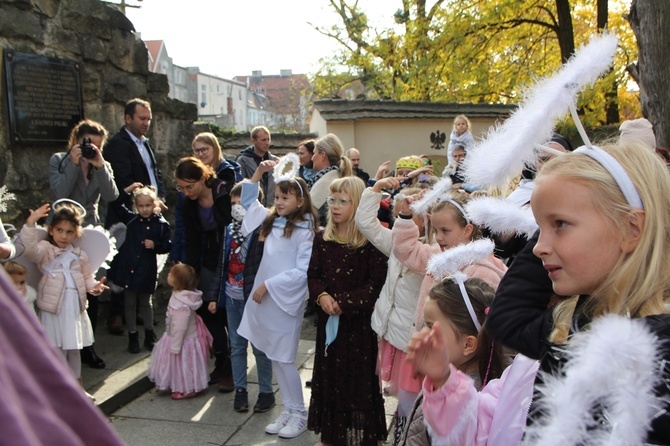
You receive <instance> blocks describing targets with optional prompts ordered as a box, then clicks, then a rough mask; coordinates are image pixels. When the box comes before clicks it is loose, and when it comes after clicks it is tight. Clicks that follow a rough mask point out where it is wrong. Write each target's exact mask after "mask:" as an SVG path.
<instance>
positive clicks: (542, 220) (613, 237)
mask: <svg viewBox="0 0 670 446" xmlns="http://www.w3.org/2000/svg"><path fill="white" fill-rule="evenodd" d="M531 207H532V209H533V215H534V216H535V220H536V221H537V223H538V225H539V227H540V238H539V240H538V242H537V244H536V245H535V248H533V253H534V254H535V255H536V256H537V257H539V258H540V259H542V264H543V265H544V268H545V269H546V270H547V271H548V273H549V278H550V279H551V282H552V283H553V286H554V292H555V293H556V294H558V295H560V296H572V295H577V294H591V293H593V291H594V290H595V289H596V288H597V287H598V286H599V285H600V284H601V283H602V282H603V281H604V280H605V278H606V277H607V276H608V275H609V274H610V273H611V272H612V270H613V269H614V266H615V264H616V263H617V261H618V260H619V258H620V257H621V256H622V255H624V254H625V253H626V252H630V251H632V249H634V246H633V247H630V246H629V245H628V244H627V243H626V240H625V239H624V237H623V236H622V235H621V233H620V232H619V231H617V230H615V229H614V228H612V227H611V225H610V224H608V223H607V221H606V220H605V219H604V218H603V216H602V215H601V213H600V212H599V211H597V210H596V209H595V206H594V203H593V199H592V193H591V191H590V190H589V188H588V187H587V186H585V185H583V184H580V183H577V182H575V181H569V180H566V179H565V178H563V177H560V176H557V175H547V176H540V177H539V178H538V179H537V181H536V182H535V190H534V191H533V195H532V197H531Z"/></svg>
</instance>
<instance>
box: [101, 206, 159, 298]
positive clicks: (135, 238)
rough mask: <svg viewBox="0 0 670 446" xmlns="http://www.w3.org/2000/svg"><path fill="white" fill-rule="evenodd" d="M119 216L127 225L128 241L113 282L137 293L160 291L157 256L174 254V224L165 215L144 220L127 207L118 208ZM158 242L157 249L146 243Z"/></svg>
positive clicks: (113, 267) (115, 267)
mask: <svg viewBox="0 0 670 446" xmlns="http://www.w3.org/2000/svg"><path fill="white" fill-rule="evenodd" d="M115 206H117V208H116V213H117V215H118V216H119V217H120V219H121V221H122V222H123V223H125V224H126V227H127V229H126V240H125V241H124V242H123V245H121V247H120V248H119V252H118V253H117V254H116V256H115V257H114V260H112V265H111V268H110V270H109V280H111V281H113V282H114V283H115V284H116V285H118V286H120V287H123V288H125V289H127V290H129V291H135V292H137V293H153V292H154V291H156V276H157V274H158V266H157V264H156V255H157V254H166V253H168V252H170V246H171V243H170V224H169V223H168V222H167V221H166V220H165V219H164V218H163V216H162V215H160V214H159V215H155V214H154V215H152V216H151V217H149V218H142V217H140V216H139V214H137V213H135V212H132V211H130V210H129V209H128V208H127V207H126V206H125V205H115ZM146 239H149V240H151V241H153V242H154V249H147V248H145V247H144V244H143V241H144V240H146Z"/></svg>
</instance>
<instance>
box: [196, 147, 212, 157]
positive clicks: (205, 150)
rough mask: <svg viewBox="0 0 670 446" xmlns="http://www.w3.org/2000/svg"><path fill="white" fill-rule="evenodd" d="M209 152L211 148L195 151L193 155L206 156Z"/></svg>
mask: <svg viewBox="0 0 670 446" xmlns="http://www.w3.org/2000/svg"><path fill="white" fill-rule="evenodd" d="M207 152H209V147H205V148H203V149H193V153H195V154H196V155H204V154H205V153H207Z"/></svg>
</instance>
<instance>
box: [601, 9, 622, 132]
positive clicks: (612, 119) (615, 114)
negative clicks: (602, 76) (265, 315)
mask: <svg viewBox="0 0 670 446" xmlns="http://www.w3.org/2000/svg"><path fill="white" fill-rule="evenodd" d="M607 11H608V9H607V0H598V13H597V17H598V32H603V31H605V30H606V29H607ZM613 70H614V67H611V68H610V69H609V71H608V73H611V72H612V71H613ZM618 88H619V85H618V84H617V81H616V79H612V85H610V89H609V90H608V91H607V93H605V100H606V101H607V102H606V103H605V124H616V123H618V122H619V101H618V99H617V98H618V95H617V90H618Z"/></svg>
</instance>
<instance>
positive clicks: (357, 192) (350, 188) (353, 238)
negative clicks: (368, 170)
mask: <svg viewBox="0 0 670 446" xmlns="http://www.w3.org/2000/svg"><path fill="white" fill-rule="evenodd" d="M363 189H365V183H363V180H361V179H360V178H358V177H345V178H338V179H337V180H335V181H333V182H332V183H331V184H330V193H331V195H332V194H336V193H344V194H348V195H349V197H351V204H350V205H349V206H351V207H352V212H351V215H350V216H349V220H347V222H346V225H347V239H346V244H347V246H348V247H349V248H350V249H356V248H360V247H361V246H365V244H366V243H367V242H368V239H366V238H365V236H364V235H363V234H361V231H359V230H358V226H356V224H355V223H354V217H356V210H357V209H358V204H359V203H360V202H361V195H362V194H363ZM323 239H324V240H326V241H334V242H340V241H341V240H340V239H339V238H338V237H337V228H336V227H335V223H334V222H333V210H332V208H330V207H329V208H328V223H326V229H325V230H324V231H323Z"/></svg>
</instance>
